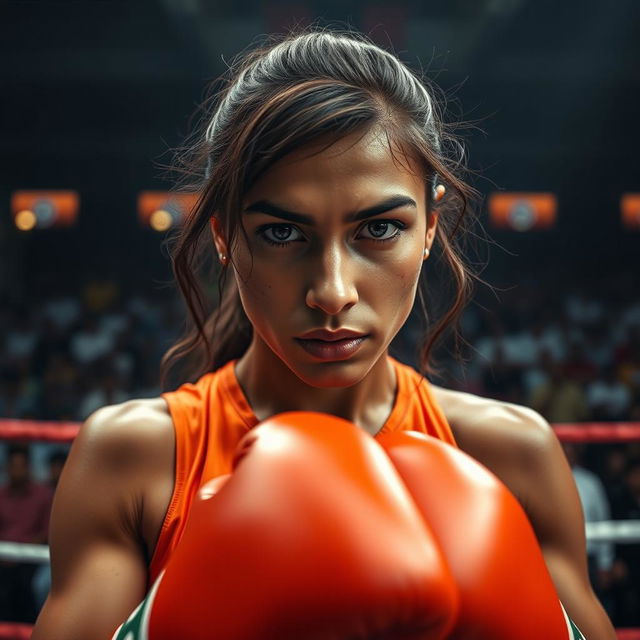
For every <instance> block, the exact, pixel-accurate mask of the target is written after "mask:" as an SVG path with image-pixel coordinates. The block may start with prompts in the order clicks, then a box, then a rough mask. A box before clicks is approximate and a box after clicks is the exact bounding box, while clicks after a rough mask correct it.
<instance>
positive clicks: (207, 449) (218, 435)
mask: <svg viewBox="0 0 640 640" xmlns="http://www.w3.org/2000/svg"><path fill="white" fill-rule="evenodd" d="M389 359H390V361H391V363H392V364H393V366H394V369H395V372H396V380H397V386H396V398H395V402H394V405H393V408H392V410H391V413H390V414H389V417H388V418H387V420H386V422H385V423H384V425H383V426H382V429H380V431H379V432H378V433H377V434H376V437H377V436H378V435H380V434H383V433H389V432H392V431H397V430H401V429H404V430H409V429H411V430H413V431H419V432H421V433H426V434H428V435H430V436H434V437H436V438H438V439H439V440H442V441H444V442H447V443H449V444H451V445H453V446H457V445H456V442H455V439H454V437H453V433H452V432H451V427H450V426H449V424H448V422H447V420H446V418H445V416H444V413H443V412H442V410H441V409H440V407H439V406H438V405H437V403H436V401H435V398H434V395H433V392H432V391H431V389H430V387H429V381H428V380H427V379H426V378H424V377H423V376H422V375H420V374H419V373H418V372H417V371H415V370H414V369H412V368H411V367H409V366H407V365H405V364H402V363H401V362H399V361H398V360H396V359H394V358H392V357H391V356H389ZM235 362H236V360H232V361H230V362H228V363H227V364H226V365H224V366H222V367H220V368H219V369H218V370H216V371H213V372H211V373H206V374H204V375H203V376H202V377H201V378H200V379H199V380H198V381H197V382H195V383H186V384H183V385H182V386H181V387H179V388H178V389H176V390H175V391H170V392H167V393H163V394H162V397H163V398H164V399H165V401H166V402H167V405H168V407H169V412H170V414H171V418H172V419H173V424H174V429H175V436H176V441H175V442H176V458H175V481H174V489H173V494H172V496H171V502H170V503H169V508H168V509H167V513H166V516H165V519H164V522H163V524H162V528H161V530H160V535H159V537H158V542H157V544H156V548H155V552H154V554H153V557H152V559H151V564H150V566H149V578H148V583H147V590H149V588H150V587H151V585H153V583H154V582H155V580H156V578H157V577H158V575H159V574H160V572H161V571H162V569H163V568H164V567H165V565H166V563H167V561H168V559H169V557H170V556H171V553H172V552H173V550H174V549H175V547H176V545H177V544H178V541H179V540H180V537H181V535H182V532H183V530H184V526H185V522H186V520H187V516H188V514H189V509H190V506H191V502H192V500H193V498H194V496H195V495H196V493H197V491H198V489H199V488H200V487H201V486H202V485H203V484H204V483H206V482H208V481H209V480H211V479H212V478H215V477H217V476H220V475H223V474H226V473H230V472H231V470H232V469H231V461H232V458H233V453H234V451H235V450H236V447H237V445H238V442H239V441H240V440H241V439H242V437H243V436H244V435H245V434H246V433H247V432H248V431H249V430H250V429H252V428H253V427H255V426H256V425H257V424H258V422H259V421H258V418H256V416H255V415H254V413H253V411H252V410H251V407H250V406H249V403H248V401H247V398H246V397H245V395H244V392H243V391H242V388H241V387H240V385H239V384H238V380H237V378H236V375H235V368H234V365H235Z"/></svg>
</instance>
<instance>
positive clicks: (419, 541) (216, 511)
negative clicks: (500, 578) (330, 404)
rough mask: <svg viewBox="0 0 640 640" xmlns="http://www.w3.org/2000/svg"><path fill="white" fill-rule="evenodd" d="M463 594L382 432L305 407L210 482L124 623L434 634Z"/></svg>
mask: <svg viewBox="0 0 640 640" xmlns="http://www.w3.org/2000/svg"><path fill="white" fill-rule="evenodd" d="M216 491H217V492H216ZM457 608H458V594H457V589H456V587H455V585H454V583H453V581H452V578H451V573H450V571H449V568H448V566H447V563H446V561H445V560H444V557H443V555H442V553H441V550H440V548H439V546H438V544H437V543H436V542H435V541H434V538H433V535H432V533H431V531H430V529H429V527H428V525H426V523H425V520H424V519H423V517H422V515H421V513H420V511H419V510H418V508H417V507H416V505H415V503H414V501H413V500H412V498H411V496H410V494H409V493H408V491H407V489H406V488H405V486H404V484H403V482H402V480H401V479H400V476H399V475H398V473H397V471H396V469H395V468H394V466H393V464H392V463H391V461H390V460H389V458H388V457H387V455H386V454H385V452H384V450H383V449H382V448H381V447H380V445H379V444H378V443H377V442H376V441H375V440H374V439H373V438H372V437H371V436H370V435H368V434H367V433H366V432H364V431H362V430H361V429H359V428H358V427H357V426H355V425H354V424H352V423H350V422H347V421H345V420H341V419H339V418H335V417H333V416H329V415H325V414H318V413H302V412H296V413H286V414H281V415H279V416H276V417H274V418H271V419H269V420H267V421H266V422H264V423H262V424H261V425H259V426H258V427H256V428H254V429H253V430H252V431H251V432H250V433H249V434H247V436H245V438H243V440H242V441H241V443H240V446H239V449H238V452H237V453H236V458H235V460H234V471H233V474H232V475H231V476H229V477H225V478H219V479H218V478H216V479H215V480H214V481H213V487H212V486H210V485H205V486H204V487H203V488H202V489H201V491H200V492H199V494H198V496H197V498H196V499H195V501H194V503H193V505H192V508H191V512H190V514H189V520H188V523H187V526H186V528H185V531H184V534H183V537H182V539H181V540H180V543H179V544H178V546H177V548H176V550H175V551H174V553H173V555H172V557H171V559H170V561H169V563H168V565H167V567H166V570H165V572H164V573H163V575H162V576H161V577H160V578H159V579H158V581H157V582H156V584H155V585H154V587H153V589H152V590H151V592H150V594H149V596H148V598H147V600H146V601H145V602H143V603H142V604H141V605H140V607H139V608H138V609H137V610H136V612H134V615H133V616H132V618H130V620H129V621H128V622H127V623H125V625H123V626H122V627H121V628H120V629H119V633H117V634H116V636H115V637H116V638H118V639H120V638H122V639H124V638H127V639H128V640H143V639H145V640H146V638H147V637H148V638H150V639H151V640H175V639H176V638H185V639H188V640H200V639H205V638H207V639H209V638H220V639H221V640H257V639H261V640H267V639H278V640H286V639H292V640H293V639H295V640H301V639H303V638H304V639H305V640H313V639H317V640H319V639H322V640H328V639H334V638H335V639H345V640H346V639H347V638H349V639H354V638H363V639H364V638H378V639H382V638H384V639H388V640H391V639H400V638H402V639H404V640H435V639H440V638H447V637H449V632H450V630H451V628H452V626H453V624H454V622H455V617H456V615H457ZM147 629H148V636H147ZM129 634H130V635H129Z"/></svg>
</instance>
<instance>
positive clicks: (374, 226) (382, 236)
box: [362, 220, 407, 242]
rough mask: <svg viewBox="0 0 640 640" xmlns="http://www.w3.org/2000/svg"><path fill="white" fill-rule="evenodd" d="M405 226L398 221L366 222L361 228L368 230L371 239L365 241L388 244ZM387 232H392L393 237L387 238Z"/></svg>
mask: <svg viewBox="0 0 640 640" xmlns="http://www.w3.org/2000/svg"><path fill="white" fill-rule="evenodd" d="M406 226H407V225H405V224H404V223H402V222H400V220H374V221H373V222H368V223H367V224H365V225H364V227H362V228H363V229H368V230H369V231H370V232H371V235H372V236H373V237H371V238H367V240H373V241H374V242H388V241H389V240H394V239H395V238H397V237H398V236H399V235H400V234H401V233H402V230H403V229H405V228H406ZM389 231H394V233H393V235H391V236H387V234H388V232H389Z"/></svg>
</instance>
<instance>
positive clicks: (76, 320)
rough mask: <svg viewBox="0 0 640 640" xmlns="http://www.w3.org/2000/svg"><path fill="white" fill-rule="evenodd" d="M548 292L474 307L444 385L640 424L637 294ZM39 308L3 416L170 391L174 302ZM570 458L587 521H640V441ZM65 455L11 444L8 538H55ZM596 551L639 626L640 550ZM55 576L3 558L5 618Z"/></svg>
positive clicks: (17, 345) (79, 415)
mask: <svg viewBox="0 0 640 640" xmlns="http://www.w3.org/2000/svg"><path fill="white" fill-rule="evenodd" d="M545 296H546V294H545V291H544V288H535V290H532V289H527V288H526V287H523V288H522V289H520V290H515V291H512V292H509V293H508V294H506V295H504V296H503V299H502V300H501V302H500V304H499V305H497V306H498V311H497V312H491V311H490V310H489V307H488V306H485V305H482V304H472V305H470V306H469V307H468V308H467V310H466V312H465V314H464V316H463V319H462V330H463V336H464V338H465V340H466V342H467V344H468V352H467V356H466V361H464V362H457V361H455V360H453V359H451V358H449V359H445V360H444V368H443V370H442V375H441V377H442V380H438V381H437V382H438V383H440V384H443V385H444V386H448V387H450V388H455V389H459V390H463V391H469V392H472V393H477V394H480V395H484V396H487V397H492V398H497V399H501V400H505V401H508V402H515V403H518V404H523V405H527V406H530V407H532V408H534V409H535V410H537V411H538V412H540V413H541V414H542V415H543V416H544V417H545V418H546V419H547V420H548V421H549V422H551V423H575V422H585V421H597V422H603V421H604V422H612V421H636V422H640V300H635V299H630V298H629V299H625V298H621V299H616V300H610V299H608V300H604V299H598V297H597V296H594V295H588V294H585V293H584V292H582V291H577V290H576V291H573V292H565V293H564V294H563V297H562V299H560V300H558V299H551V297H545ZM28 300H29V301H28V302H27V301H25V302H24V303H23V304H10V305H0V336H2V338H1V339H0V418H18V419H36V420H55V421H63V420H71V421H82V420H84V419H85V418H86V417H87V416H88V415H89V414H90V413H92V412H93V411H94V410H95V409H97V408H99V407H101V406H103V405H107V404H113V403H118V402H122V401H125V400H127V399H130V398H141V397H153V396H157V395H158V394H159V393H160V391H161V389H160V387H159V376H158V372H159V362H160V358H161V356H162V354H163V353H164V352H165V350H166V349H167V348H168V347H169V346H170V345H171V343H172V341H173V340H174V339H175V338H176V337H177V335H178V332H179V331H181V330H182V327H183V325H184V311H183V308H182V304H181V303H180V302H179V300H178V299H177V298H176V297H175V295H173V294H170V293H163V292H162V291H158V290H156V291H153V292H151V293H147V294H145V295H142V294H135V295H126V296H125V295H123V293H122V291H121V290H119V288H118V287H117V286H116V285H115V284H114V283H113V282H111V281H109V280H100V279H96V280H91V281H89V282H88V283H87V284H86V285H85V286H84V287H83V288H82V290H81V291H73V292H59V293H56V294H55V295H50V296H48V297H45V296H44V295H35V294H34V295H32V296H29V298H28ZM494 306H495V305H494ZM419 339H420V334H419V330H418V328H417V323H412V322H410V323H409V324H408V326H407V327H406V328H405V329H404V330H403V332H402V333H401V335H400V336H399V338H398V339H397V340H396V342H395V343H394V348H395V353H394V355H396V357H398V358H399V359H401V360H403V361H405V362H407V363H409V364H414V365H415V364H416V363H415V357H416V348H415V345H416V343H417V342H416V341H418V340H419ZM392 353H393V352H392ZM34 450H36V451H35V452H36V453H38V452H39V453H40V455H39V456H35V457H34V456H33V455H32V454H33V453H34ZM565 452H566V455H567V459H568V460H569V462H570V464H571V467H572V470H573V474H574V478H575V480H576V485H577V487H578V490H579V493H580V498H581V501H582V504H583V510H584V512H585V516H586V519H587V520H591V521H594V520H609V519H614V520H620V519H639V520H640V443H627V444H606V445H588V446H586V445H565ZM65 457H66V448H65V447H62V448H61V447H60V446H49V445H47V446H46V448H45V450H44V453H43V449H42V448H41V447H40V449H38V445H35V444H32V445H31V446H22V445H20V444H13V445H8V444H7V443H4V445H2V446H0V462H2V474H3V475H2V477H1V478H0V480H1V481H2V486H0V541H16V542H35V543H46V540H47V527H48V518H49V510H50V507H51V501H52V498H53V492H54V490H55V485H56V482H57V478H58V476H59V473H60V470H61V468H62V466H63V464H64V460H65ZM588 554H589V569H590V575H591V579H592V583H593V584H594V587H595V588H596V591H597V593H598V595H599V597H600V599H601V601H602V602H603V604H604V606H605V608H606V609H607V611H608V612H609V614H610V616H611V617H612V619H613V621H614V624H616V625H617V626H640V595H639V594H640V545H612V544H606V543H590V545H589V549H588ZM20 567H22V569H20ZM48 571H49V570H48V566H46V565H42V566H40V567H36V566H35V565H31V566H30V567H25V566H24V565H20V564H18V565H15V563H14V564H12V563H11V562H8V561H0V599H1V602H0V620H1V619H5V620H16V621H18V620H22V621H27V622H28V621H33V619H34V617H35V614H36V612H37V610H38V609H39V607H40V606H41V605H42V602H43V601H44V598H45V597H46V594H47V591H48V588H49V580H50V574H49V573H48ZM9 585H12V586H11V588H10V586H9ZM17 587H19V588H18V589H17V590H16V588H17ZM17 593H21V594H22V595H16V594H17Z"/></svg>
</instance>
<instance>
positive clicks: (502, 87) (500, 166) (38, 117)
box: [0, 0, 640, 295]
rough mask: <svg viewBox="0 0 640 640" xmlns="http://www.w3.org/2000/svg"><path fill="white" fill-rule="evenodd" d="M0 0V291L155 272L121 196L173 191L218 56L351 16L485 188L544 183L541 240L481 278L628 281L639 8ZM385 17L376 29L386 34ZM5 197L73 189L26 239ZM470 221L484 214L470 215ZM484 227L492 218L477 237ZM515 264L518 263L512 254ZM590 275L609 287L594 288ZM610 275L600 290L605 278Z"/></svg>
mask: <svg viewBox="0 0 640 640" xmlns="http://www.w3.org/2000/svg"><path fill="white" fill-rule="evenodd" d="M394 7H396V8H395V9H391V10H387V13H386V14H385V11H384V10H383V9H380V8H379V7H378V8H376V6H374V5H372V4H370V3H364V2H335V1H323V2H306V3H298V4H294V5H292V4H287V3H278V2H270V3H268V6H267V4H266V3H259V2H255V1H254V2H204V1H202V0H201V1H200V2H198V1H192V2H179V1H177V0H156V1H150V0H144V1H136V2H93V1H83V2H60V1H48V2H30V1H23V2H15V1H14V2H4V3H1V4H0V87H1V95H2V99H1V102H0V109H1V111H0V154H1V158H2V161H3V162H2V165H3V172H2V178H1V181H0V202H2V203H3V206H2V210H3V215H2V216H1V219H2V221H1V222H0V252H1V256H2V257H1V258H0V272H1V276H0V291H2V292H3V293H4V292H7V291H12V292H13V294H18V295H19V294H24V295H32V294H33V291H34V286H37V285H38V283H40V282H41V281H42V278H43V277H46V276H49V277H50V278H51V279H53V280H58V279H64V280H67V279H70V280H74V279H82V278H86V277H91V276H93V275H95V274H99V275H103V274H106V275H113V276H115V277H117V278H118V279H119V280H120V281H121V283H122V284H123V286H125V285H126V286H129V285H134V286H149V284H150V282H151V281H152V280H153V279H158V280H163V279H166V278H167V277H168V276H169V271H168V261H167V258H166V255H163V253H162V250H161V246H160V245H161V237H162V236H161V235H159V234H157V233H155V232H152V231H150V230H148V229H144V228H142V227H140V226H139V224H138V222H137V218H136V195H137V193H138V191H140V190H143V189H156V188H158V189H168V188H170V186H171V184H170V183H169V182H168V181H167V180H166V179H164V178H162V175H161V174H162V171H161V169H160V168H159V164H163V163H167V162H169V161H170V159H171V153H170V149H171V148H172V147H174V146H176V145H178V144H180V143H181V142H182V141H183V140H184V137H185V134H186V133H187V132H188V131H189V117H190V116H191V115H192V114H193V113H194V111H195V107H196V105H197V103H199V102H200V100H201V99H202V97H203V95H204V88H205V85H206V84H207V83H208V82H210V81H211V80H213V79H215V78H216V77H217V76H218V75H219V74H220V73H221V72H222V71H223V70H224V62H223V60H227V61H228V60H230V59H231V58H232V57H233V55H234V54H236V53H237V52H239V51H240V50H242V49H244V48H245V47H247V46H248V45H249V44H250V43H251V42H252V41H254V39H255V38H256V36H258V35H259V34H261V33H267V32H270V31H278V30H280V29H281V28H282V27H286V26H287V25H290V24H292V22H293V20H295V19H298V20H300V21H302V22H305V21H308V19H315V20H316V21H317V22H318V23H319V24H336V21H338V22H337V24H339V25H346V24H351V25H353V26H354V27H356V28H359V29H362V30H365V31H366V32H368V33H370V35H372V36H373V37H374V38H375V39H376V40H377V41H378V42H380V43H382V44H387V43H388V42H389V39H390V38H392V39H393V38H395V39H396V40H394V48H395V50H396V51H397V52H399V53H400V55H401V56H402V58H403V59H404V60H405V61H407V62H409V63H410V64H415V65H419V64H420V63H421V64H422V66H423V67H424V68H426V69H428V70H429V75H430V77H431V78H432V79H434V80H435V81H436V82H437V83H438V84H439V85H440V86H441V87H442V88H443V89H444V90H445V91H446V92H447V93H448V94H449V95H450V96H452V97H453V101H452V102H451V104H450V105H449V106H450V109H449V115H450V119H452V120H471V121H474V122H475V123H476V125H477V127H478V128H479V129H475V130H473V129H472V130H467V131H466V132H464V131H463V132H462V133H463V134H464V135H465V136H466V139H467V143H468V148H469V152H470V162H469V164H470V167H471V168H472V169H473V170H475V171H478V172H479V174H480V177H478V178H477V179H475V180H474V184H475V186H476V187H477V188H478V189H479V190H480V191H481V192H483V193H484V194H488V193H489V192H490V191H492V190H494V189H496V188H497V189H504V190H544V191H553V192H555V193H556V194H557V195H558V198H559V216H558V222H557V225H556V227H555V229H553V231H541V232H532V233H526V234H516V233H505V232H497V231H493V230H491V229H489V231H490V233H491V235H492V237H493V238H494V240H496V242H497V243H498V244H499V245H500V246H501V247H503V249H504V250H502V249H500V248H498V247H493V248H492V249H491V254H490V256H489V266H488V268H487V270H486V271H485V272H484V277H485V278H487V279H488V280H490V281H491V282H492V283H496V284H508V285H511V284H515V285H517V284H518V283H519V282H521V281H522V280H523V279H527V278H534V279H540V278H544V277H546V276H547V275H549V276H551V277H552V279H553V281H554V282H556V283H557V284H561V283H559V282H558V280H557V278H558V277H560V278H561V279H562V280H563V281H566V282H567V283H572V284H578V285H584V286H585V287H587V288H590V289H591V290H593V288H594V287H599V286H600V287H603V288H606V287H607V286H608V284H607V283H608V282H610V279H611V277H619V278H624V279H625V280H626V281H628V282H629V283H630V277H631V272H632V271H633V270H637V266H638V264H639V262H640V261H639V260H638V239H639V238H640V235H639V234H638V232H630V231H625V230H623V228H622V227H621V224H620V216H619V198H620V195H621V193H622V192H625V191H634V190H635V191H640V176H639V173H638V162H637V147H638V142H639V141H640V127H639V126H638V122H637V112H638V107H637V105H638V97H639V95H640V73H639V72H638V64H639V62H640V57H639V55H638V53H639V49H640V3H638V2H633V1H630V0H627V1H618V2H615V3H606V4H605V3H603V2H598V1H595V0H585V1H581V2H563V3H551V2H534V1H531V0H480V1H477V2H469V1H463V0H457V1H453V2H451V1H447V2H444V1H437V2H404V3H399V4H394ZM385 15H386V16H390V18H388V19H387V20H386V21H385V22H384V24H383V23H382V22H381V21H383V20H384V18H385ZM19 188H24V189H27V188H34V189H36V188H68V189H76V190H78V191H79V192H80V195H81V198H82V202H81V215H80V219H79V222H78V224H77V226H76V228H74V229H72V230H53V231H44V232H43V231H36V232H33V233H29V234H24V233H21V232H18V231H17V230H15V228H14V227H13V226H12V224H11V222H10V216H9V213H8V210H9V195H10V192H11V191H12V190H14V189H19ZM483 219H485V215H484V213H483ZM487 226H488V225H487ZM512 254H513V255H512ZM603 276H606V277H605V278H603ZM602 280H605V282H604V283H603V282H601V281H602Z"/></svg>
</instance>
